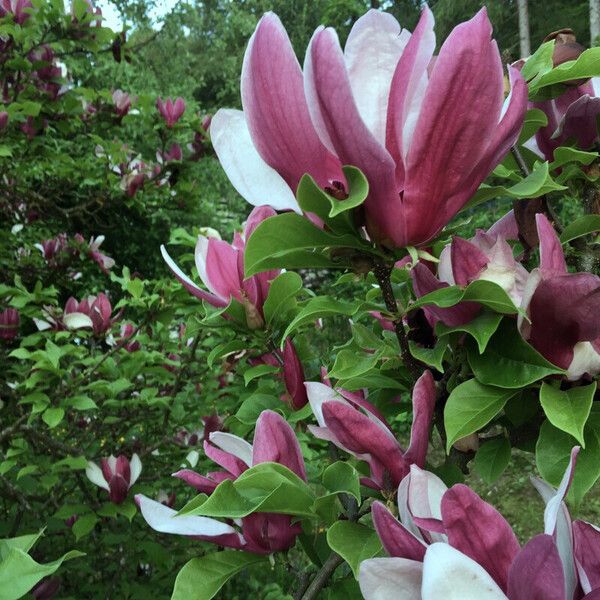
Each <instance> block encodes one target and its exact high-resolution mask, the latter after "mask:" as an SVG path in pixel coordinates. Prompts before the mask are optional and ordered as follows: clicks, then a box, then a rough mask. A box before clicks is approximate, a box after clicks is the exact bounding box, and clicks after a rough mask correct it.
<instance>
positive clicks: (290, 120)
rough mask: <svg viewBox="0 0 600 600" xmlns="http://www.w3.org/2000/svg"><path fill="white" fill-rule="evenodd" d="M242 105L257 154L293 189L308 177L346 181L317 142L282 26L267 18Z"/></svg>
mask: <svg viewBox="0 0 600 600" xmlns="http://www.w3.org/2000/svg"><path fill="white" fill-rule="evenodd" d="M241 93H242V105H243V107H244V114H245V115H246V120H247V123H248V128H249V130H250V133H251V135H252V140H253V142H254V145H255V147H256V149H257V150H258V153H259V154H260V156H262V158H263V159H264V161H265V162H266V163H267V164H268V165H270V166H271V167H273V168H274V169H275V170H276V171H277V172H278V173H279V174H280V175H281V176H282V177H283V179H284V180H285V182H286V183H287V184H288V185H289V187H290V188H291V189H292V190H294V191H295V190H296V188H297V187H298V183H299V181H300V178H301V177H302V175H304V173H309V174H310V175H312V176H313V178H314V179H315V181H316V182H317V184H318V185H319V186H321V187H326V186H328V185H329V184H330V181H331V180H332V179H336V180H339V181H344V176H343V174H342V170H341V165H340V163H339V161H338V160H337V159H336V158H335V156H333V155H332V154H331V153H330V152H328V151H327V149H326V148H325V146H324V145H323V144H322V143H321V140H319V137H318V136H317V133H316V132H315V129H314V127H313V124H312V122H311V119H310V114H309V111H308V107H307V104H306V99H305V97H304V85H303V79H302V70H301V68H300V64H299V63H298V60H297V58H296V55H295V54H294V49H293V48H292V44H291V43H290V40H289V38H288V35H287V33H286V31H285V29H284V27H283V25H282V24H281V21H280V20H279V18H278V17H277V16H276V15H275V14H274V13H267V14H265V15H264V16H263V17H262V19H261V20H260V22H259V23H258V26H257V27H256V31H255V32H254V34H253V35H252V37H251V38H250V41H249V42H248V47H247V49H246V53H245V55H244V63H243V66H242V80H241Z"/></svg>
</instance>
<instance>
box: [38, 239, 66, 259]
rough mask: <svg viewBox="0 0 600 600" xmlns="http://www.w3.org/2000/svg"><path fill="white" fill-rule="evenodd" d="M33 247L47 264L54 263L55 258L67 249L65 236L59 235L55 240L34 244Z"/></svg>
mask: <svg viewBox="0 0 600 600" xmlns="http://www.w3.org/2000/svg"><path fill="white" fill-rule="evenodd" d="M35 247H36V248H37V249H38V250H39V251H40V252H41V253H42V256H43V257H44V258H45V259H46V261H47V262H54V261H55V260H56V258H57V256H58V255H59V254H60V253H61V252H62V251H63V250H64V249H65V248H66V247H67V234H66V233H59V234H58V235H57V236H56V237H55V238H52V239H49V240H43V241H42V242H41V243H40V244H35Z"/></svg>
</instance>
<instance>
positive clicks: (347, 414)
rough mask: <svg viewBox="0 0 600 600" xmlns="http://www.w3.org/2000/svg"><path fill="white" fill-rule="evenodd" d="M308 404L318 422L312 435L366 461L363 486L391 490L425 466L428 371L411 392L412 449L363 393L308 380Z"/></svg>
mask: <svg viewBox="0 0 600 600" xmlns="http://www.w3.org/2000/svg"><path fill="white" fill-rule="evenodd" d="M305 385H306V391H307V393H308V401H309V402H310V406H311V408H312V411H313V413H314V415H315V417H316V419H317V422H318V424H319V426H318V427H315V426H314V425H309V426H308V428H309V430H310V431H311V433H312V434H313V435H314V436H315V437H318V438H319V439H322V440H327V441H329V442H332V443H333V444H335V445H336V446H337V447H338V448H341V449H342V450H344V451H345V452H348V453H350V454H352V455H353V456H355V457H356V458H357V459H359V460H364V461H366V462H367V463H368V465H369V468H370V477H368V478H363V480H362V483H363V484H364V485H367V486H369V487H372V488H375V489H381V490H387V491H390V490H394V489H396V488H397V487H398V484H399V483H400V482H401V481H402V479H403V478H404V477H405V476H406V475H407V474H408V472H409V470H410V466H411V465H412V464H413V463H414V464H417V465H419V466H423V465H424V464H425V457H426V454H427V446H428V444H429V431H430V428H431V420H432V418H433V410H434V407H435V398H436V391H435V382H434V380H433V376H432V375H431V373H430V372H429V371H425V373H423V375H421V377H420V378H419V379H418V381H417V383H416V384H415V387H414V389H413V394H412V402H413V423H412V429H411V436H410V445H409V447H408V449H407V450H406V451H404V450H403V449H402V447H401V446H400V444H399V443H398V440H397V439H396V437H395V436H394V434H393V432H392V430H391V428H390V426H389V425H388V423H387V421H386V420H385V417H384V416H383V415H382V414H381V413H380V412H379V411H378V410H377V408H376V407H375V406H373V405H372V404H371V403H370V402H368V401H367V400H365V399H364V397H363V396H362V395H361V394H357V393H351V392H347V391H346V390H342V389H339V388H338V389H336V390H334V389H332V388H331V387H329V386H328V385H325V384H323V383H317V382H312V381H310V382H307V383H306V384H305Z"/></svg>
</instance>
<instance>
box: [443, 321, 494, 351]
mask: <svg viewBox="0 0 600 600" xmlns="http://www.w3.org/2000/svg"><path fill="white" fill-rule="evenodd" d="M501 320H502V315H500V314H498V313H493V312H490V311H483V312H482V313H481V314H480V315H478V316H477V317H475V318H474V319H473V320H472V321H470V322H469V323H466V324H465V325H458V326H456V327H448V326H447V325H444V323H442V322H441V321H440V322H439V323H438V324H437V325H436V327H435V330H436V334H437V335H438V336H446V335H448V334H450V333H454V332H456V331H464V332H465V333H468V334H469V335H471V336H472V337H473V338H474V339H475V341H476V342H477V346H478V348H479V352H480V353H483V352H484V350H485V348H486V346H487V344H488V342H489V341H490V338H491V337H492V335H494V333H495V331H496V330H497V329H498V325H500V321H501Z"/></svg>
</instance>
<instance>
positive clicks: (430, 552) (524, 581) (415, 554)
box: [359, 447, 579, 600]
mask: <svg viewBox="0 0 600 600" xmlns="http://www.w3.org/2000/svg"><path fill="white" fill-rule="evenodd" d="M578 452H579V448H578V447H575V448H574V449H573V451H572V452H571V460H570V462H569V466H568V468H567V470H566V472H565V475H564V477H563V480H562V482H561V484H560V486H559V488H558V490H554V489H553V488H551V487H550V486H549V485H548V484H547V483H545V482H543V481H540V480H535V481H534V485H535V487H536V488H537V489H538V491H539V492H540V494H541V495H542V497H543V499H544V500H545V502H546V510H545V512H544V533H543V534H540V535H537V536H535V537H534V538H533V539H531V540H530V541H529V542H528V543H527V544H525V546H523V548H521V547H520V545H519V542H518V541H517V538H516V536H515V534H514V533H513V531H512V529H511V527H510V525H509V524H508V523H507V522H506V520H505V519H504V518H503V517H502V515H501V514H500V513H499V512H498V511H497V510H496V509H495V508H494V507H492V506H491V505H490V504H488V503H487V502H484V501H483V500H482V499H481V498H480V497H479V496H478V495H477V494H476V493H475V492H473V491H472V490H470V489H469V488H468V487H467V486H465V485H462V484H458V485H454V486H452V487H451V488H450V489H448V488H447V487H446V486H445V485H444V483H443V482H442V481H441V480H440V479H439V478H438V477H436V476H435V475H433V474H432V473H428V472H426V471H422V470H421V469H419V468H418V467H417V466H416V465H412V467H411V472H410V475H409V476H408V477H406V478H405V479H404V480H403V481H402V482H401V484H400V486H399V488H398V509H399V517H400V521H398V520H396V517H394V516H393V515H392V513H391V512H390V511H389V510H388V509H387V508H386V507H385V505H383V504H382V503H381V502H375V503H374V504H373V507H372V515H373V523H374V525H375V529H376V530H377V533H378V535H379V537H380V539H381V542H382V544H383V547H384V549H385V550H386V552H387V553H388V554H389V555H390V557H391V558H374V559H370V560H366V561H364V562H362V563H361V565H360V570H359V584H360V589H361V592H362V594H363V597H364V598H365V599H366V600H374V599H377V600H387V599H388V598H389V599H390V600H392V599H394V600H395V599H396V598H399V597H400V598H407V599H410V600H413V599H414V600H418V599H420V598H422V599H423V600H438V599H439V598H444V599H445V600H483V599H486V600H531V599H532V598H539V599H540V600H541V599H542V598H543V599H544V600H550V599H552V600H573V598H574V593H575V590H576V588H577V575H576V572H575V567H574V561H573V543H572V533H571V521H570V517H569V513H568V511H567V508H566V506H565V504H564V503H563V499H564V497H565V495H566V493H567V491H568V488H569V486H570V483H571V480H572V477H573V469H574V466H575V461H576V458H577V454H578ZM399 590H402V595H401V596H399V595H398V591H399Z"/></svg>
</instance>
